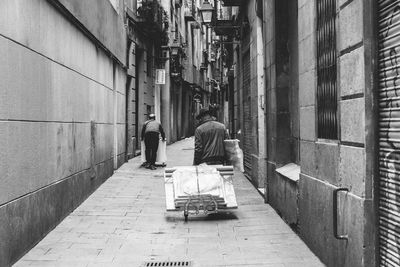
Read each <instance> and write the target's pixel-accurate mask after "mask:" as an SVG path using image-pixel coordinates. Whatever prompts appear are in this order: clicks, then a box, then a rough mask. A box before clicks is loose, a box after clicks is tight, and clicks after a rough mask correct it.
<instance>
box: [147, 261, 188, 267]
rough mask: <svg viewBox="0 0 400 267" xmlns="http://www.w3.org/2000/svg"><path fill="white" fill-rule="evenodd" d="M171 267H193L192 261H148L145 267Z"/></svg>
mask: <svg viewBox="0 0 400 267" xmlns="http://www.w3.org/2000/svg"><path fill="white" fill-rule="evenodd" d="M160 266H161V267H171V266H183V267H190V266H192V262H191V261H146V262H145V263H144V264H143V267H160Z"/></svg>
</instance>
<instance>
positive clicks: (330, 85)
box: [317, 0, 338, 140]
mask: <svg viewBox="0 0 400 267" xmlns="http://www.w3.org/2000/svg"><path fill="white" fill-rule="evenodd" d="M335 21H336V0H317V124H318V125H317V127H318V138H323V139H333V140H336V139H338V118H337V81H336V78H337V68H336V26H335Z"/></svg>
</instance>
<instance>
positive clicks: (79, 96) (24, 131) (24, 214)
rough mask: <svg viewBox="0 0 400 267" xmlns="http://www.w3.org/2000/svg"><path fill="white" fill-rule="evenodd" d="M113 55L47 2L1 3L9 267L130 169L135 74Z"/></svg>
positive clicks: (0, 224)
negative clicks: (130, 98) (129, 114)
mask: <svg viewBox="0 0 400 267" xmlns="http://www.w3.org/2000/svg"><path fill="white" fill-rule="evenodd" d="M108 4H109V3H108ZM94 5H96V4H95V3H94ZM86 7H87V8H89V6H86ZM108 7H109V8H110V9H113V7H112V6H111V5H109V6H108ZM113 12H114V14H115V16H118V14H117V13H116V12H115V11H113ZM105 22H106V21H105ZM100 23H101V22H100ZM100 39H101V38H100ZM104 47H108V48H109V51H118V49H120V48H115V47H113V45H112V44H105V45H104ZM114 48H115V49H114ZM122 49H123V48H122ZM109 51H108V52H106V51H105V50H102V49H100V48H99V47H98V44H96V43H94V40H93V39H89V38H88V36H87V33H84V31H82V29H79V28H78V27H76V25H74V24H73V23H72V22H71V21H70V20H69V19H67V17H66V16H63V15H62V14H61V13H60V12H59V9H56V8H55V6H53V5H51V4H50V3H49V2H47V1H45V0H31V1H22V0H9V1H8V0H6V1H2V3H1V8H0V79H1V81H2V82H1V83H0V93H1V97H0V99H1V100H0V101H1V103H0V140H1V141H0V151H1V152H0V162H1V163H0V173H1V174H2V175H1V176H0V184H1V186H0V214H1V216H0V218H1V219H0V220H1V221H0V240H2V242H1V245H0V265H1V266H7V265H9V264H11V263H12V262H15V261H16V260H17V259H18V258H19V257H20V256H21V255H23V253H24V252H26V251H27V250H28V249H29V248H30V247H31V246H32V245H33V244H35V243H36V242H37V241H39V240H40V239H41V238H42V237H43V236H44V235H45V234H46V233H47V232H48V231H50V230H51V229H52V228H53V227H54V226H55V225H56V224H57V223H58V222H59V221H60V220H61V219H62V218H63V217H64V216H66V215H67V214H68V213H69V212H71V211H72V210H73V209H74V208H75V207H77V206H78V205H79V204H80V203H81V202H82V201H83V200H84V199H85V198H86V197H87V196H88V195H89V194H90V193H91V192H92V191H93V190H95V188H96V187H97V186H99V185H100V184H101V183H102V182H103V181H104V180H105V179H107V178H108V177H109V176H110V175H111V174H112V172H113V169H114V168H117V167H118V166H119V165H120V164H122V162H124V161H125V124H126V122H125V88H126V73H125V71H124V69H123V66H122V65H120V64H121V62H123V61H124V60H123V59H121V60H118V58H120V56H119V55H118V54H115V55H114V54H113V55H110V54H109ZM116 53H117V52H116ZM118 62H119V63H118Z"/></svg>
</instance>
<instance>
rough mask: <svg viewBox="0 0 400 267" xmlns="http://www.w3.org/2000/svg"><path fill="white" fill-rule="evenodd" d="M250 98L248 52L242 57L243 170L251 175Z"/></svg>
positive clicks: (251, 135)
mask: <svg viewBox="0 0 400 267" xmlns="http://www.w3.org/2000/svg"><path fill="white" fill-rule="evenodd" d="M250 96H251V91H250V51H247V52H246V53H245V54H244V55H243V124H244V125H243V134H244V136H243V154H244V169H245V172H246V173H247V174H250V173H251V148H252V145H251V144H252V139H253V138H254V136H253V134H252V125H251V97H250Z"/></svg>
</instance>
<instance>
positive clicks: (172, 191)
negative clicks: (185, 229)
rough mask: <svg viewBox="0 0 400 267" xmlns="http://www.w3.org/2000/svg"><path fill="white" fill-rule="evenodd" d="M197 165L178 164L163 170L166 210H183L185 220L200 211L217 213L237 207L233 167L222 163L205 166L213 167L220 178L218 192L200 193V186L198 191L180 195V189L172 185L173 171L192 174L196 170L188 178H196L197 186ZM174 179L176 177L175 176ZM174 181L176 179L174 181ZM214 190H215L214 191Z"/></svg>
mask: <svg viewBox="0 0 400 267" xmlns="http://www.w3.org/2000/svg"><path fill="white" fill-rule="evenodd" d="M198 168H199V167H198V166H180V167H174V168H167V169H165V172H164V182H165V201H166V207H167V211H179V210H180V211H183V215H184V217H185V222H186V221H187V220H188V216H189V214H196V215H198V214H200V212H201V211H203V212H204V214H212V213H218V212H220V211H223V210H228V209H235V208H237V202H236V196H235V191H234V188H233V180H232V178H233V174H234V172H233V167H232V166H222V165H210V166H207V168H215V169H216V173H217V176H218V178H216V179H220V183H219V184H220V187H219V190H220V191H219V192H218V193H214V194H209V193H206V194H204V193H202V192H200V188H198V192H197V193H194V194H186V195H182V194H181V193H179V192H180V190H178V189H177V186H176V184H175V185H174V172H175V171H178V172H180V173H181V174H182V173H183V174H185V173H187V174H188V177H189V173H191V174H193V172H194V171H195V172H196V176H195V177H194V176H193V175H192V176H191V177H192V178H189V179H196V178H197V186H199V181H198V179H199V172H198ZM215 177H216V176H215ZM175 179H177V177H176V176H175ZM175 182H176V181H175ZM214 192H215V191H214Z"/></svg>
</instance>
